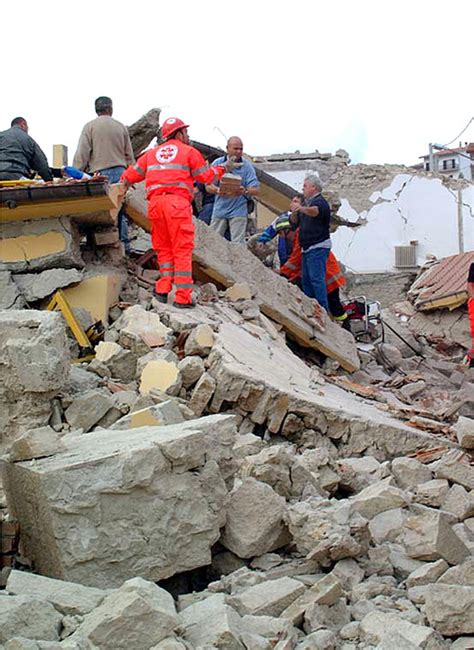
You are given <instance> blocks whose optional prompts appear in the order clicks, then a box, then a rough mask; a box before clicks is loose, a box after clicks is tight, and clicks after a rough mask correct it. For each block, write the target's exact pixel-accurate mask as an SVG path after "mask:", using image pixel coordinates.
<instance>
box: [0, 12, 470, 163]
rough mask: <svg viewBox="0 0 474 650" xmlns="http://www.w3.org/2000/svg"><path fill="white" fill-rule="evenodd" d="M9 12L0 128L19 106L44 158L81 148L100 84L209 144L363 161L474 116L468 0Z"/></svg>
mask: <svg viewBox="0 0 474 650" xmlns="http://www.w3.org/2000/svg"><path fill="white" fill-rule="evenodd" d="M0 20H1V27H0V47H1V51H2V61H3V64H2V72H1V76H2V81H1V86H0V130H1V129H6V128H8V127H9V125H10V121H11V119H12V118H13V117H15V116H17V115H22V116H24V117H25V118H26V119H27V121H28V123H29V125H30V134H31V135H32V137H34V138H35V140H37V142H38V143H39V144H40V146H41V147H42V148H43V149H44V150H45V152H46V154H47V155H48V157H49V158H51V150H52V145H53V143H61V144H66V145H67V146H68V147H69V161H70V162H71V161H72V156H73V155H74V151H75V148H76V144H77V140H78V137H79V134H80V131H81V129H82V126H83V125H84V124H85V123H86V122H87V121H89V120H90V119H93V118H94V117H95V113H94V104H93V102H94V99H95V98H96V97H97V96H99V95H109V96H111V97H112V99H113V101H114V117H116V118H117V119H119V120H120V121H122V122H124V123H125V124H131V123H133V122H134V121H135V120H137V119H138V118H139V117H140V116H141V115H142V114H143V113H145V112H146V111H147V110H149V109H150V108H153V107H161V108H162V110H163V114H162V115H163V118H166V117H170V116H178V117H181V118H182V119H184V120H186V121H188V122H189V123H190V124H191V128H190V135H191V138H194V139H196V140H200V141H202V142H207V143H208V144H212V145H215V146H223V145H224V144H225V138H224V135H222V134H225V136H227V137H228V136H230V135H239V136H241V137H242V139H243V141H244V147H245V150H246V152H247V153H248V154H250V155H263V154H270V153H281V152H289V151H295V150H300V151H302V152H309V151H314V150H315V149H318V150H319V151H321V152H334V151H336V149H338V148H340V147H342V148H344V149H346V150H347V151H348V152H349V154H350V156H351V158H352V160H353V161H354V162H365V163H405V164H413V163H415V162H418V156H420V155H422V154H424V153H425V152H426V150H427V147H428V143H429V142H439V143H442V144H445V143H447V142H449V141H450V140H452V139H453V138H455V137H456V136H457V135H458V133H459V132H460V131H461V130H462V129H463V128H464V126H465V125H466V124H467V123H468V121H469V120H470V118H471V117H472V116H473V115H474V83H473V61H474V46H473V42H472V26H473V25H474V2H473V1H472V0H443V1H439V0H409V1H408V0H397V1H393V0H392V1H390V2H388V1H385V2H381V1H380V0H378V1H375V0H374V1H372V0H358V1H354V0H351V1H346V0H330V1H328V2H320V1H319V0H307V1H303V0H291V1H289V2H288V1H283V2H277V3H270V2H264V1H260V2H259V1H258V0H240V1H236V2H232V3H228V2H224V3H219V2H205V3H201V2H190V1H188V0H178V1H176V2H170V1H168V0H161V1H160V2H142V1H140V0H136V1H135V2H132V1H131V0H128V2H123V1H122V0H115V1H114V2H110V1H109V0H96V1H95V2H87V1H86V2H83V3H81V2H75V3H72V2H67V3H65V2H61V3H60V2H51V1H49V2H48V0H47V1H46V2H38V1H37V0H36V1H35V2H32V1H30V0H23V2H21V3H17V2H15V3H13V0H3V2H2V8H1V14H0ZM461 139H462V140H463V141H464V140H470V141H474V122H472V123H471V126H470V127H469V129H468V130H467V131H466V132H465V133H464V134H463V135H462V136H461ZM456 144H457V143H456ZM453 146H454V145H453Z"/></svg>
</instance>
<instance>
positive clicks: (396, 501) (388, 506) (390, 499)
mask: <svg viewBox="0 0 474 650" xmlns="http://www.w3.org/2000/svg"><path fill="white" fill-rule="evenodd" d="M391 480H392V479H391V477H388V478H386V479H383V480H382V481H378V482H377V483H373V484H372V485H369V486H368V487H366V488H365V489H364V490H362V492H359V494H357V495H356V496H354V497H352V499H351V504H352V508H353V509H354V510H355V511H356V512H358V513H359V514H360V515H362V517H365V519H372V518H373V517H375V516H376V515H379V514H380V513H381V512H385V510H393V509H395V508H399V507H403V506H405V505H407V504H408V497H407V495H406V494H405V493H404V492H403V490H400V489H399V488H397V487H394V486H392V485H390V482H391Z"/></svg>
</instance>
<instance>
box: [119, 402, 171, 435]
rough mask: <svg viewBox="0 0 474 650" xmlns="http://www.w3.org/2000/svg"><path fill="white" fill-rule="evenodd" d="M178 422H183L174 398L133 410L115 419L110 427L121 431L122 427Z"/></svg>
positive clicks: (130, 427)
mask: <svg viewBox="0 0 474 650" xmlns="http://www.w3.org/2000/svg"><path fill="white" fill-rule="evenodd" d="M180 422H184V417H183V414H182V412H181V409H180V408H179V406H178V404H177V403H176V402H175V401H174V400H168V401H166V402H161V403H160V404H155V405H153V406H149V407H148V408H145V409H140V410H139V411H133V412H132V413H129V414H128V415H125V416H124V417H123V418H120V420H117V422H115V423H114V424H113V425H112V426H111V427H110V428H111V429H114V430H121V431H123V430H124V429H136V428H137V427H148V426H152V427H155V426H164V425H167V424H178V423H180Z"/></svg>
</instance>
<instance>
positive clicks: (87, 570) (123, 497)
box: [5, 415, 236, 588]
mask: <svg viewBox="0 0 474 650" xmlns="http://www.w3.org/2000/svg"><path fill="white" fill-rule="evenodd" d="M135 431H137V430H133V429H132V430H131V431H128V430H124V431H120V430H118V431H117V430H112V431H95V432H93V433H90V434H83V435H79V436H78V435H74V434H71V435H66V436H64V437H63V438H62V441H63V444H64V446H65V448H66V449H65V451H63V452H60V453H58V454H56V455H55V456H52V457H50V458H42V459H38V460H37V461H35V463H34V464H33V465H31V464H30V463H28V462H26V463H15V464H11V465H8V466H7V467H6V471H5V489H6V492H7V495H8V500H9V503H10V504H11V509H12V512H13V513H14V516H15V517H17V518H18V520H19V521H20V522H21V529H22V540H23V542H22V543H23V545H24V547H25V552H26V553H27V555H28V557H30V558H31V559H32V561H33V562H34V564H35V566H36V567H37V569H38V570H39V571H40V572H41V573H42V574H43V575H46V576H49V577H55V578H58V579H63V580H69V581H74V582H79V583H81V584H84V585H87V586H92V587H94V586H97V587H101V588H106V587H114V586H118V585H119V584H121V582H122V581H123V580H126V579H129V578H131V577H133V576H137V575H139V576H141V577H144V578H146V579H152V580H160V579H162V578H166V577H169V576H172V575H174V574H175V573H178V572H180V571H187V570H189V569H193V568H195V567H198V566H202V565H205V564H207V563H209V562H210V557H211V553H210V548H211V546H212V545H213V544H214V542H216V541H217V539H218V538H219V529H220V527H221V526H222V525H223V524H224V523H225V520H224V521H222V515H224V516H225V512H224V511H222V510H221V508H222V505H223V501H224V498H225V497H226V495H227V490H226V487H225V484H224V480H223V477H222V474H221V471H220V469H219V466H218V464H217V463H219V462H220V461H225V460H226V459H228V458H230V457H231V456H232V446H233V444H234V441H235V436H236V433H235V424H234V421H233V418H232V417H227V416H219V415H216V416H210V417H207V418H204V419H202V420H198V421H196V420H194V421H191V422H189V423H182V424H178V425H171V426H168V427H142V428H141V429H140V435H135ZM216 461H217V462H216ZM145 468H146V470H145ZM29 504H35V505H34V507H30V506H29ZM78 517H79V518H80V521H81V543H80V544H78V540H77V520H78ZM183 530H185V531H186V535H183V534H182V531H183ZM59 531H61V533H60V534H59ZM43 539H48V540H49V543H48V544H47V545H45V544H44V543H42V541H41V540H43ZM117 540H120V544H119V546H117Z"/></svg>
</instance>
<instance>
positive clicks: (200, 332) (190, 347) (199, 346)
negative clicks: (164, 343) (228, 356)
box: [184, 324, 214, 357]
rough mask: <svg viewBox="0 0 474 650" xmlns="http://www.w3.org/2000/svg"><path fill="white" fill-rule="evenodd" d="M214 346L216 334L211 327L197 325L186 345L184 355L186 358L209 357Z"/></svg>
mask: <svg viewBox="0 0 474 650" xmlns="http://www.w3.org/2000/svg"><path fill="white" fill-rule="evenodd" d="M213 345H214V332H213V331H212V328H211V327H210V326H209V325H206V324H203V325H197V326H196V327H195V328H194V329H192V330H191V333H190V334H189V336H188V338H187V339H186V342H185V344H184V353H185V355H186V356H190V355H194V354H195V355H198V356H200V357H207V355H208V354H209V352H210V351H211V348H212V346H213Z"/></svg>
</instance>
